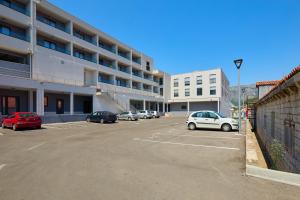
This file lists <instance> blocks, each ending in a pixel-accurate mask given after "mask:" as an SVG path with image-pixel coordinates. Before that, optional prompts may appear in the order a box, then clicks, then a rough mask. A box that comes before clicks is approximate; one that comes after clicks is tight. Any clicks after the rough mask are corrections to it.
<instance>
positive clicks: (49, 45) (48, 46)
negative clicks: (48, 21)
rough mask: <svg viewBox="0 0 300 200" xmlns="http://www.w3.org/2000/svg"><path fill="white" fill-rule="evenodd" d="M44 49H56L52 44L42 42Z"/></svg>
mask: <svg viewBox="0 0 300 200" xmlns="http://www.w3.org/2000/svg"><path fill="white" fill-rule="evenodd" d="M44 47H46V48H49V49H56V44H55V43H53V42H49V41H47V40H44Z"/></svg>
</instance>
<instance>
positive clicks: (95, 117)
mask: <svg viewBox="0 0 300 200" xmlns="http://www.w3.org/2000/svg"><path fill="white" fill-rule="evenodd" d="M117 119H118V118H117V115H116V114H114V113H111V112H108V111H96V112H93V113H92V114H90V115H88V116H87V117H86V121H87V122H98V123H105V122H112V123H115V122H116V121H117Z"/></svg>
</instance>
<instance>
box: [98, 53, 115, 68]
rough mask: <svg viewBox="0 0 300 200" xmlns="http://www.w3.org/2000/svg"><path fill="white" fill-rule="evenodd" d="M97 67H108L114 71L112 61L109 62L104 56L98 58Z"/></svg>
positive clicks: (113, 62)
mask: <svg viewBox="0 0 300 200" xmlns="http://www.w3.org/2000/svg"><path fill="white" fill-rule="evenodd" d="M99 65H102V66H105V67H109V68H112V69H116V64H115V61H114V60H111V59H109V58H106V57H104V56H99Z"/></svg>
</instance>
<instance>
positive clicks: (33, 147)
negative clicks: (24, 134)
mask: <svg viewBox="0 0 300 200" xmlns="http://www.w3.org/2000/svg"><path fill="white" fill-rule="evenodd" d="M44 144H45V142H42V143H40V144H37V145H34V146H32V147H30V148H28V149H27V151H31V150H33V149H36V148H38V147H40V146H42V145H44Z"/></svg>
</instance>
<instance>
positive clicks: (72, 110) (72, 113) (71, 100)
mask: <svg viewBox="0 0 300 200" xmlns="http://www.w3.org/2000/svg"><path fill="white" fill-rule="evenodd" d="M70 115H74V93H73V92H71V93H70Z"/></svg>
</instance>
